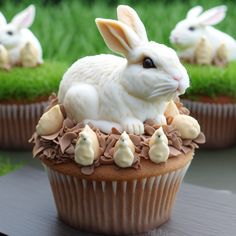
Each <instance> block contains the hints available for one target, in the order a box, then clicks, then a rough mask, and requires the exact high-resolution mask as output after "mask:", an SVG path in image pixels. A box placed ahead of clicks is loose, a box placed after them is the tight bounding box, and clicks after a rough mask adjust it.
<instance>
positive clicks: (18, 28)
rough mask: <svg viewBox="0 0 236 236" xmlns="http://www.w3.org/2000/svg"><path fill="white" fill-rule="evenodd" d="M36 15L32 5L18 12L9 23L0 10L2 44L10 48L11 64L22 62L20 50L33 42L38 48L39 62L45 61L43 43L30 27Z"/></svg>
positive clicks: (0, 40) (0, 37) (0, 38)
mask: <svg viewBox="0 0 236 236" xmlns="http://www.w3.org/2000/svg"><path fill="white" fill-rule="evenodd" d="M34 17H35V7H34V5H30V6H29V7H27V8H26V9H25V10H24V11H22V12H20V13H18V14H17V15H16V16H15V17H14V18H13V19H12V21H11V22H10V23H7V21H6V19H5V17H4V16H3V14H2V13H1V12H0V44H2V45H3V46H4V47H5V48H6V49H7V50H8V53H9V57H10V63H11V65H16V64H21V57H20V52H21V50H22V49H23V48H24V46H25V45H26V43H31V44H32V45H33V46H34V47H35V49H36V50H37V52H38V53H37V57H38V64H42V63H43V59H42V48H41V45H40V43H39V41H38V39H37V38H36V37H35V35H34V34H33V33H32V32H31V31H30V30H29V29H28V28H29V27H30V26H31V25H32V23H33V21H34Z"/></svg>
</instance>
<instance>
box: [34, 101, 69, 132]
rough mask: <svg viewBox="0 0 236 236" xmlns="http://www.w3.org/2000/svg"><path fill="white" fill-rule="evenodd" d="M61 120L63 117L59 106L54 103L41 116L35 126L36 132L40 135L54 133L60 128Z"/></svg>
mask: <svg viewBox="0 0 236 236" xmlns="http://www.w3.org/2000/svg"><path fill="white" fill-rule="evenodd" d="M63 120H64V117H63V114H62V112H61V109H60V106H59V105H56V106H54V107H52V108H51V109H50V110H49V111H47V112H45V113H44V114H43V115H42V116H41V118H40V120H39V122H38V125H37V126H36V132H37V133H38V135H40V136H46V135H51V134H54V133H56V132H58V131H59V130H60V129H61V127H62V124H63Z"/></svg>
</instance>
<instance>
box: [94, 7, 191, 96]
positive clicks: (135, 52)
mask: <svg viewBox="0 0 236 236" xmlns="http://www.w3.org/2000/svg"><path fill="white" fill-rule="evenodd" d="M117 14H118V21H116V20H108V19H100V18H99V19H96V24H97V26H98V29H99V31H100V33H101V35H102V36H103V38H104V40H105V42H106V44H107V46H108V47H109V48H110V49H111V50H113V51H115V52H117V53H120V54H122V55H124V56H125V57H126V59H127V64H126V66H125V68H124V71H123V74H122V76H121V77H120V83H121V85H122V86H123V87H124V88H125V90H126V91H127V92H128V93H129V94H130V95H132V96H134V97H137V98H140V99H143V100H150V101H156V100H157V99H164V100H166V99H167V98H168V99H169V98H170V97H172V96H174V95H176V94H182V93H184V92H185V90H186V88H187V87H188V86H189V77H188V74H187V72H186V70H185V68H184V67H183V66H182V64H181V63H180V61H179V59H178V56H177V54H176V52H175V51H174V50H173V49H171V48H169V47H167V46H165V45H163V44H158V43H156V42H152V41H148V38H147V34H146V30H145V27H144V25H143V23H142V22H141V20H140V18H139V17H138V15H137V13H136V12H135V11H134V10H133V9H132V8H130V7H128V6H123V5H121V6H119V7H118V8H117Z"/></svg>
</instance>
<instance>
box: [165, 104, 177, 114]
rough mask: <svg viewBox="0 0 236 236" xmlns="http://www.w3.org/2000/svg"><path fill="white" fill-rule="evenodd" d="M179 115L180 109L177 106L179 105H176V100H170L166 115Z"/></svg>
mask: <svg viewBox="0 0 236 236" xmlns="http://www.w3.org/2000/svg"><path fill="white" fill-rule="evenodd" d="M177 115H179V110H178V108H177V106H176V105H175V103H174V101H173V100H171V101H170V102H168V104H167V106H166V110H165V116H166V117H168V116H172V117H175V116H177Z"/></svg>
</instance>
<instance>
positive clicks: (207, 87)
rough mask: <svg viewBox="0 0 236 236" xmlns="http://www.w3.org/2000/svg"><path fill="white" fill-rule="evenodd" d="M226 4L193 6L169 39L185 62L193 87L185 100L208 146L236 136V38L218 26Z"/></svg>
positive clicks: (232, 140)
mask: <svg viewBox="0 0 236 236" xmlns="http://www.w3.org/2000/svg"><path fill="white" fill-rule="evenodd" d="M226 10H227V8H226V6H218V7H214V8H212V9H209V10H207V11H203V8H202V7H201V6H196V7H194V8H192V9H190V10H189V11H188V13H187V16H186V19H184V20H182V21H181V22H179V23H178V24H177V25H176V27H175V29H174V30H173V31H172V32H171V36H170V40H171V41H172V43H173V44H174V45H175V46H176V47H177V48H178V49H179V56H180V58H181V59H183V60H184V61H187V62H190V63H191V64H194V65H186V68H187V70H188V72H189V75H190V78H191V88H190V89H189V90H188V91H187V93H186V94H185V96H184V97H183V98H184V100H183V102H184V104H185V105H186V106H187V107H188V108H189V109H190V111H191V113H192V115H193V116H194V117H196V118H197V119H198V120H199V122H200V124H201V126H202V129H203V130H204V133H205V134H206V138H207V142H206V144H205V147H206V148H225V147H229V146H232V145H234V144H235V140H236V124H235V120H236V103H235V101H236V80H235V60H236V41H235V40H234V39H233V38H232V37H231V36H229V35H228V34H225V33H223V32H221V31H219V30H217V29H215V28H213V25H215V24H217V23H219V22H220V21H222V20H223V19H224V17H225V15H226Z"/></svg>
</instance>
